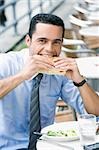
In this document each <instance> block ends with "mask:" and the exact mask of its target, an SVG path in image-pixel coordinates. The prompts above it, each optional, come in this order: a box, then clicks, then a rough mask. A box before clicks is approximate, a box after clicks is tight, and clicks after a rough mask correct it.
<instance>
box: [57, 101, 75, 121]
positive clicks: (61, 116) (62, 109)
mask: <svg viewBox="0 0 99 150" xmlns="http://www.w3.org/2000/svg"><path fill="white" fill-rule="evenodd" d="M56 108H57V111H56V115H55V122H66V121H74V120H77V116H76V112H75V111H74V109H72V108H71V107H70V106H68V105H67V104H66V103H65V102H64V101H63V100H58V102H57V104H56Z"/></svg>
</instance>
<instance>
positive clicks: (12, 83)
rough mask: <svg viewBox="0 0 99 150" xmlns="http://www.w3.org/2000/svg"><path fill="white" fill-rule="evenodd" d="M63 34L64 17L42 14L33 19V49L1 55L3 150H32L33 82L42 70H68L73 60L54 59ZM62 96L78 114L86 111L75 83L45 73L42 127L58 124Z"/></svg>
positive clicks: (30, 36) (0, 149)
mask: <svg viewBox="0 0 99 150" xmlns="http://www.w3.org/2000/svg"><path fill="white" fill-rule="evenodd" d="M63 35H64V23H63V21H62V19H61V18H59V17H57V16H55V15H51V14H38V15H36V16H34V17H33V18H32V20H31V23H30V28H29V33H28V35H27V36H26V44H27V46H28V48H29V49H24V50H22V51H20V52H9V53H7V54H0V150H16V149H24V148H26V149H27V148H28V144H29V122H30V109H29V108H30V98H31V91H32V87H33V81H32V79H33V78H34V77H35V76H36V75H37V74H38V73H39V72H40V71H41V70H45V71H46V70H48V69H53V68H54V69H55V67H56V68H57V67H59V68H63V69H66V67H67V63H70V62H71V61H72V60H71V59H70V58H68V59H66V58H56V59H55V62H52V61H51V59H50V58H51V57H58V56H59V55H60V53H61V46H62V41H63ZM58 63H59V64H58ZM58 65H60V66H58ZM61 65H62V66H61ZM66 74H67V73H66ZM74 81H76V80H74ZM59 97H61V98H62V99H63V100H64V101H65V102H67V103H68V104H70V105H71V106H73V107H74V108H75V109H76V111H78V113H84V112H85V109H84V108H83V103H82V100H81V97H80V95H79V91H78V89H77V88H76V87H75V86H74V85H73V82H72V81H71V80H69V79H68V78H67V77H66V76H59V75H47V74H44V75H43V78H42V80H41V83H40V109H41V125H42V127H45V126H47V125H49V124H52V123H53V122H54V116H55V106H56V102H57V100H58V98H59ZM34 149H35V148H34Z"/></svg>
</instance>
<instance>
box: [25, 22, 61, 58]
mask: <svg viewBox="0 0 99 150" xmlns="http://www.w3.org/2000/svg"><path fill="white" fill-rule="evenodd" d="M62 33H63V29H62V27H60V26H56V25H51V24H44V23H38V24H37V25H36V31H35V32H34V33H33V35H32V39H30V37H29V36H27V37H26V43H27V45H28V47H29V49H30V55H35V54H38V55H47V56H59V54H60V52H61V46H62Z"/></svg>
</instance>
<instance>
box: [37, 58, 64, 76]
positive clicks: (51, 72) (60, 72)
mask: <svg viewBox="0 0 99 150" xmlns="http://www.w3.org/2000/svg"><path fill="white" fill-rule="evenodd" d="M50 59H51V61H53V62H54V60H55V59H56V57H51V58H50ZM39 73H44V74H49V75H66V71H65V70H62V69H59V68H55V67H54V68H51V69H47V70H43V69H42V70H40V71H39Z"/></svg>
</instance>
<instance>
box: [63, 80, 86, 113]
mask: <svg viewBox="0 0 99 150" xmlns="http://www.w3.org/2000/svg"><path fill="white" fill-rule="evenodd" d="M61 98H62V99H63V100H64V101H65V102H66V103H67V104H68V105H70V106H71V107H73V108H74V109H75V111H76V112H78V113H79V114H82V113H87V112H86V110H85V108H84V104H83V101H82V98H81V96H80V92H79V90H78V88H77V87H75V86H74V84H73V82H72V80H68V79H64V80H63V84H62V89H61Z"/></svg>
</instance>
